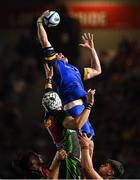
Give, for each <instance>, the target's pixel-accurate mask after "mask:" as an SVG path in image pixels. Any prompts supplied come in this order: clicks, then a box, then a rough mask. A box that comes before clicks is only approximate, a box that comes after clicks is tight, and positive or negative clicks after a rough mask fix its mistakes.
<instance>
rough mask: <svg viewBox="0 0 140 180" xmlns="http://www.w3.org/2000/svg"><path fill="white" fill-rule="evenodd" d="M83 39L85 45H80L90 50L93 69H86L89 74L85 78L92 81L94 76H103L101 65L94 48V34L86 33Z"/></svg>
mask: <svg viewBox="0 0 140 180" xmlns="http://www.w3.org/2000/svg"><path fill="white" fill-rule="evenodd" d="M82 39H83V43H81V44H79V45H80V46H82V47H84V48H87V49H89V50H90V55H91V67H90V68H86V69H87V71H88V72H87V77H86V78H85V79H90V78H93V77H94V76H97V75H99V74H101V65H100V60H99V57H98V55H97V52H96V50H95V47H94V42H93V34H90V33H84V35H83V36H82Z"/></svg>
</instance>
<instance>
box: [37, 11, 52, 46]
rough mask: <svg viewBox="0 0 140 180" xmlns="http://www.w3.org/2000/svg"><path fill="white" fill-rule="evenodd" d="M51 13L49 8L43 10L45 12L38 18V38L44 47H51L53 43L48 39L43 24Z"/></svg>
mask: <svg viewBox="0 0 140 180" xmlns="http://www.w3.org/2000/svg"><path fill="white" fill-rule="evenodd" d="M48 14H49V10H47V11H45V12H43V14H42V15H41V16H40V17H39V18H38V20H37V33H38V39H39V41H40V43H41V46H42V48H47V47H51V43H50V42H49V40H48V36H47V33H46V31H45V29H44V26H43V18H44V17H45V16H47V15H48Z"/></svg>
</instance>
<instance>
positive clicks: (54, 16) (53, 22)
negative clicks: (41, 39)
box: [43, 11, 60, 27]
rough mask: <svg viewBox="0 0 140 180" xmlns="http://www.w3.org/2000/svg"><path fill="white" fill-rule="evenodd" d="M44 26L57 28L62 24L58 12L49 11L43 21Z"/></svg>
mask: <svg viewBox="0 0 140 180" xmlns="http://www.w3.org/2000/svg"><path fill="white" fill-rule="evenodd" d="M43 21H44V25H45V26H47V27H54V26H57V25H58V24H59V22H60V16H59V14H58V12H56V11H49V14H48V15H47V16H45V17H44V19H43Z"/></svg>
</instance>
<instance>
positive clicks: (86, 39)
mask: <svg viewBox="0 0 140 180" xmlns="http://www.w3.org/2000/svg"><path fill="white" fill-rule="evenodd" d="M82 40H83V43H80V44H79V45H80V46H82V47H85V48H88V49H92V48H94V42H93V34H91V33H84V35H82Z"/></svg>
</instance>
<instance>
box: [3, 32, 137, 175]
mask: <svg viewBox="0 0 140 180" xmlns="http://www.w3.org/2000/svg"><path fill="white" fill-rule="evenodd" d="M33 30H34V29H33ZM35 33H36V31H35V30H34V31H32V32H31V33H30V35H29V36H22V37H20V38H19V40H18V41H17V44H16V46H15V47H12V49H11V48H9V47H8V45H5V46H4V47H2V48H1V51H0V82H1V83H0V120H1V122H0V129H1V131H0V147H1V148H0V177H5V178H10V177H11V173H12V162H13V160H14V158H15V156H16V154H17V152H19V151H24V150H27V149H31V150H35V151H38V152H39V153H41V154H42V155H43V156H44V157H46V161H47V163H48V164H50V162H51V160H52V158H53V156H54V153H55V151H56V149H55V146H54V145H53V142H52V140H51V138H50V136H49V135H48V132H47V131H46V130H45V129H44V128H43V125H42V123H43V116H44V112H43V109H42V107H41V98H42V95H43V89H44V72H43V67H42V65H41V60H42V52H41V47H40V45H39V42H38V40H37V39H36V34H35ZM62 36H63V39H64V40H67V39H68V36H67V34H66V33H64V34H63V35H62ZM78 41H79V39H78V40H77V44H76V45H77V46H78ZM74 46H75V44H74ZM64 47H65V48H67V50H71V48H72V45H71V44H68V46H64ZM67 50H66V51H67ZM78 53H79V52H78V50H77V57H78ZM79 56H80V54H79ZM99 57H100V60H101V65H102V75H100V76H99V77H97V78H95V79H92V80H88V81H87V82H85V86H86V88H87V89H88V88H95V89H96V95H95V105H94V108H93V111H92V112H91V115H90V119H91V123H92V125H93V127H94V128H95V133H96V137H95V153H94V159H95V164H96V166H98V163H99V162H100V160H102V159H103V158H107V157H108V158H110V157H111V158H113V159H118V160H120V161H121V162H123V163H124V167H125V174H124V178H131V179H132V178H139V177H140V171H139V166H140V157H139V153H140V142H139V141H140V131H139V127H140V121H139V113H140V106H139V92H140V83H139V82H140V42H139V41H138V40H129V39H127V38H126V37H123V38H122V41H121V42H120V43H119V44H118V48H117V49H116V51H115V53H114V55H113V57H112V56H111V57H110V55H109V51H108V50H104V51H103V50H102V51H100V53H99ZM107 59H108V61H107ZM96 161H97V162H96Z"/></svg>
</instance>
